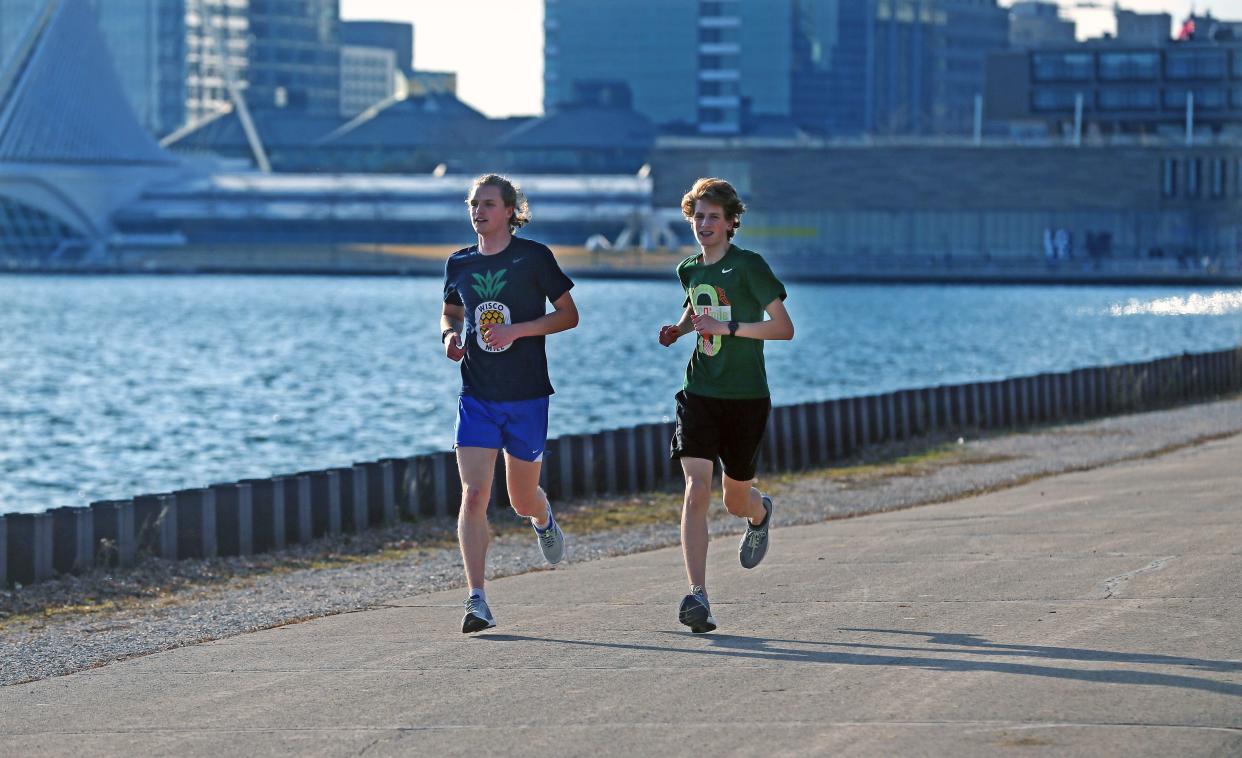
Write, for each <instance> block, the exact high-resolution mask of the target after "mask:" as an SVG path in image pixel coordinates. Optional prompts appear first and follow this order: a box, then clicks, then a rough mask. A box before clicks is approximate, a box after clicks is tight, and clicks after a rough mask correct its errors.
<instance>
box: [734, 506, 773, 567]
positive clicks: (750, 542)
mask: <svg viewBox="0 0 1242 758" xmlns="http://www.w3.org/2000/svg"><path fill="white" fill-rule="evenodd" d="M763 508H764V510H766V511H767V512H768V515H766V516H764V517H763V526H752V525H751V524H750V522H747V523H746V534H744V535H742V544H741V545H738V548H737V555H738V558H740V559H741V561H742V568H748V569H753V568H754V567H755V566H758V565H759V562H760V561H762V560H763V556H765V555H767V554H768V529H770V528H771V527H772V498H770V497H768V496H767V495H764V496H763Z"/></svg>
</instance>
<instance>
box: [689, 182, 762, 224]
mask: <svg viewBox="0 0 1242 758" xmlns="http://www.w3.org/2000/svg"><path fill="white" fill-rule="evenodd" d="M699 200H706V201H707V202H709V203H715V204H716V205H719V206H720V207H721V208H723V209H724V213H725V218H727V219H729V220H730V221H732V222H733V226H732V228H730V229H729V239H733V234H734V233H735V232H736V231H737V230H738V227H740V226H741V225H742V214H743V213H745V212H746V204H745V203H743V202H742V198H740V197H738V195H737V190H735V189H733V185H732V184H729V183H728V182H726V181H725V180H724V179H717V178H716V177H712V176H709V177H704V178H702V179H699V180H698V181H697V182H695V183H694V186H693V187H691V188H690V191H689V192H687V193H686V194H685V195H683V196H682V198H681V215H683V216H685V217H686V220H687V221H691V220H693V219H694V204H695V203H696V202H697V201H699Z"/></svg>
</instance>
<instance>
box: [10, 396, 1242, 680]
mask: <svg viewBox="0 0 1242 758" xmlns="http://www.w3.org/2000/svg"><path fill="white" fill-rule="evenodd" d="M1239 433H1242V397H1231V398H1227V399H1222V400H1218V401H1215V402H1207V403H1201V404H1196V405H1190V406H1183V407H1179V408H1175V409H1171V410H1164V411H1154V412H1150V413H1143V414H1135V415H1129V416H1119V417H1114V418H1109V419H1104V420H1099V421H1093V422H1089V423H1080V424H1064V425H1057V426H1048V427H1041V428H1037V429H1032V430H1027V431H1024V432H1018V433H1011V434H1003V435H991V436H983V437H971V438H967V439H962V440H960V441H958V440H948V442H950V443H951V444H950V445H949V446H948V447H942V448H936V452H935V453H934V454H932V455H929V456H926V459H925V460H924V459H915V460H914V462H913V463H910V464H908V465H901V464H897V463H894V462H893V461H894V460H895V459H896V458H898V457H899V456H900V455H902V454H906V453H910V452H918V451H919V450H923V451H926V450H928V449H930V448H933V447H934V446H935V445H936V444H937V443H943V442H945V441H946V440H916V441H912V442H911V443H906V444H905V445H901V446H890V447H886V448H880V449H877V450H875V451H870V452H868V453H867V454H866V457H865V458H864V459H863V460H861V461H860V460H853V461H847V462H845V463H844V464H842V466H841V467H838V468H833V469H826V470H819V471H815V472H808V473H803V474H796V475H786V476H780V477H776V478H775V481H773V482H771V483H770V485H764V483H763V482H761V486H767V488H768V489H769V490H770V491H772V492H773V493H774V494H775V496H776V500H777V508H778V510H777V521H776V526H775V527H774V535H775V537H774V539H776V540H777V542H776V543H775V544H774V549H779V530H780V528H781V527H782V526H789V525H793V524H806V523H814V522H819V521H824V520H827V519H832V518H841V517H847V516H852V515H862V514H866V513H875V512H879V511H886V510H893V509H897V508H904V507H910V506H915V505H920V504H931V503H936V502H943V501H946V500H952V499H957V498H960V497H963V496H967V495H970V494H972V493H978V492H982V491H986V490H991V489H997V488H1003V487H1008V486H1013V485H1016V484H1019V483H1022V482H1025V481H1029V480H1030V479H1032V478H1038V477H1041V476H1047V475H1051V474H1057V473H1063V472H1069V471H1075V470H1083V469H1088V468H1095V467H1098V466H1101V465H1106V464H1109V463H1113V462H1117V461H1122V460H1131V459H1136V458H1143V457H1148V456H1152V455H1158V454H1160V453H1162V452H1165V451H1168V450H1170V449H1176V448H1179V447H1184V446H1187V445H1194V444H1199V443H1202V442H1204V441H1207V440H1211V439H1219V438H1221V437H1226V436H1232V435H1235V434H1239ZM669 498H676V495H665V496H664V500H668V499H669ZM623 501H626V502H632V501H633V498H615V499H610V498H597V499H595V500H593V501H585V502H581V503H575V504H573V506H574V507H578V506H582V507H584V508H600V507H603V508H607V507H608V506H609V504H610V503H620V502H623ZM713 514H714V519H713V521H712V524H711V531H712V534H713V535H716V536H719V535H725V534H729V535H732V534H737V533H740V531H741V523H740V521H738V520H736V519H732V518H728V517H727V515H726V514H724V510H723V508H715V509H714V510H713ZM497 521H498V527H499V528H500V532H501V533H500V534H499V535H497V536H496V537H495V538H494V539H493V541H492V547H491V550H490V552H489V555H488V572H489V577H493V578H495V577H500V576H508V575H512V574H517V573H522V572H526V571H533V570H548V569H547V567H546V566H545V565H544V564H543V562H542V560H541V559H540V557H539V554H538V551H537V549H536V548H535V544H534V541H533V539H532V538H531V536H530V534H529V532H527V531H525V530H516V529H513V528H511V527H512V526H513V524H514V523H515V520H514V519H513V518H511V517H509V516H504V515H502V516H501V517H500V518H499V519H498V520H497ZM566 531H567V536H568V540H569V555H568V560H569V561H586V560H596V559H599V558H604V557H608V556H612V555H622V554H627V553H634V552H640V551H644V550H651V549H654V548H659V547H665V546H669V545H675V544H677V543H678V525H677V521H676V518H675V516H672V515H671V514H670V517H669V518H668V519H667V520H665V521H661V522H660V523H648V524H642V525H638V526H628V527H623V528H615V529H609V530H606V531H596V532H592V533H575V532H573V531H572V530H571V529H567V530H566ZM552 570H555V569H552ZM681 581H682V578H681V577H680V576H670V577H669V587H670V596H673V595H676V594H677V593H679V592H680V591H681ZM461 585H462V575H461V559H460V556H459V555H458V552H457V548H456V545H455V543H454V541H453V526H452V524H450V523H446V522H429V523H421V524H402V525H400V526H397V527H394V528H392V529H389V530H383V531H375V532H371V533H368V534H365V535H359V536H353V537H346V538H341V539H339V540H334V541H327V540H321V541H319V542H316V543H311V544H309V545H304V546H298V547H296V548H292V549H289V550H286V551H282V552H280V553H276V554H271V555H266V556H255V557H251V558H245V559H242V558H230V559H217V560H213V561H182V562H179V563H168V562H163V561H158V560H150V561H146V562H144V563H143V564H142V565H140V566H138V567H136V568H135V569H132V570H128V571H124V572H112V573H107V572H98V571H97V572H94V573H92V574H88V575H85V576H82V577H65V578H61V579H56V580H54V581H51V582H47V583H43V584H39V585H33V586H30V587H25V588H21V589H18V590H14V591H11V592H0V685H13V684H18V683H21V682H27V681H32V680H36V679H43V678H47V677H51V676H58V675H63V674H68V673H72V672H74V671H81V670H84V669H89V668H94V667H97V666H101V665H104V664H106V663H109V662H111V661H117V660H123V659H126V658H132V657H135V656H140V655H146V654H150V653H154V652H157V651H160V650H168V649H171V648H176V647H181V646H184V645H191V644H194V643H197V642H202V641H205V640H212V639H220V638H222V637H229V636H233V635H237V634H242V633H245V632H249V631H254V630H258V629H265V628H269V627H273V626H279V625H282V624H288V623H293V622H297V621H301V620H305V619H309V618H315V617H318V616H325V615H330V614H334V613H342V612H348V611H356V610H361V609H365V608H368V607H374V606H377V605H381V604H383V603H385V602H389V601H392V600H395V599H399V598H405V597H409V596H411V595H418V594H422V593H425V592H431V591H435V590H441V589H448V588H452V587H459V586H461ZM88 601H89V602H88ZM6 619H7V620H6ZM458 621H459V618H458V609H456V608H453V609H448V608H446V609H445V613H444V627H445V631H446V633H456V631H457V623H458Z"/></svg>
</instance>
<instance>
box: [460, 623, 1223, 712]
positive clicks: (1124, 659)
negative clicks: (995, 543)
mask: <svg viewBox="0 0 1242 758" xmlns="http://www.w3.org/2000/svg"><path fill="white" fill-rule="evenodd" d="M841 631H846V632H871V633H883V634H900V635H910V636H918V637H923V638H926V640H927V641H928V642H929V643H930V644H931V645H933V646H931V647H915V646H901V645H882V644H872V643H861V642H820V641H815V640H786V639H774V638H767V637H743V636H738V635H732V634H705V635H692V634H690V633H689V632H672V631H668V630H659V631H657V632H656V633H657V634H661V635H667V636H669V637H673V638H676V639H677V640H679V641H683V642H688V641H693V642H694V643H702V644H704V647H684V646H682V645H673V644H670V645H643V644H638V643H628V642H600V641H595V640H566V639H557V638H552V637H531V636H525V635H517V634H486V633H484V634H481V635H479V636H478V637H477V638H476V639H479V640H487V641H492V642H549V643H553V644H560V645H577V646H581V647H591V648H605V649H613V650H635V651H640V652H652V653H673V654H687V655H693V656H720V657H738V658H749V659H752V660H758V661H773V662H792V663H827V664H836V665H839V666H906V667H911V668H923V669H928V670H932V671H954V672H961V671H991V672H996V673H1002V674H1015V675H1020V676H1039V677H1050V678H1055V679H1071V680H1077V681H1083V682H1094V683H1100V684H1134V685H1147V686H1155V687H1175V688H1179V689H1190V690H1200V691H1203V692H1214V693H1218V694H1221V695H1232V696H1234V697H1242V684H1234V683H1231V682H1221V681H1215V680H1212V679H1204V678H1200V677H1194V676H1184V675H1179V674H1162V673H1155V672H1147V671H1132V670H1121V671H1118V670H1098V669H1092V670H1087V669H1075V668H1068V667H1059V666H1042V665H1035V664H1028V663H1016V662H1007V661H990V660H979V659H977V658H969V657H961V658H945V657H929V654H931V655H933V656H940V655H943V654H945V653H950V654H958V655H963V656H970V655H993V656H995V655H1009V656H1029V657H1039V658H1051V659H1057V660H1064V661H1099V662H1105V663H1134V664H1149V665H1175V666H1186V667H1190V668H1196V669H1203V670H1207V671H1217V672H1235V671H1242V663H1239V662H1236V661H1210V660H1200V659H1197V658H1181V657H1177V656H1166V655H1151V654H1144V653H1133V654H1132V653H1119V652H1113V651H1108V650H1088V649H1081V648H1062V647H1044V646H1039V645H1006V644H1001V643H994V642H989V641H987V640H986V639H984V638H982V637H980V636H978V635H974V634H948V633H937V632H918V631H908V630H899V629H842V630H841ZM941 645H954V646H957V647H955V648H953V649H948V648H945V647H941ZM794 646H796V647H794ZM825 648H850V649H855V650H857V649H866V650H875V651H877V653H879V654H876V655H870V654H866V653H861V652H844V651H839V650H832V649H825Z"/></svg>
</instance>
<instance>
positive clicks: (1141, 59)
mask: <svg viewBox="0 0 1242 758" xmlns="http://www.w3.org/2000/svg"><path fill="white" fill-rule="evenodd" d="M1159 73H1160V56H1159V55H1158V54H1157V53H1100V78H1101V79H1105V80H1108V81H1150V80H1152V79H1155V78H1156V76H1157V75H1158V74H1159Z"/></svg>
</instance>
